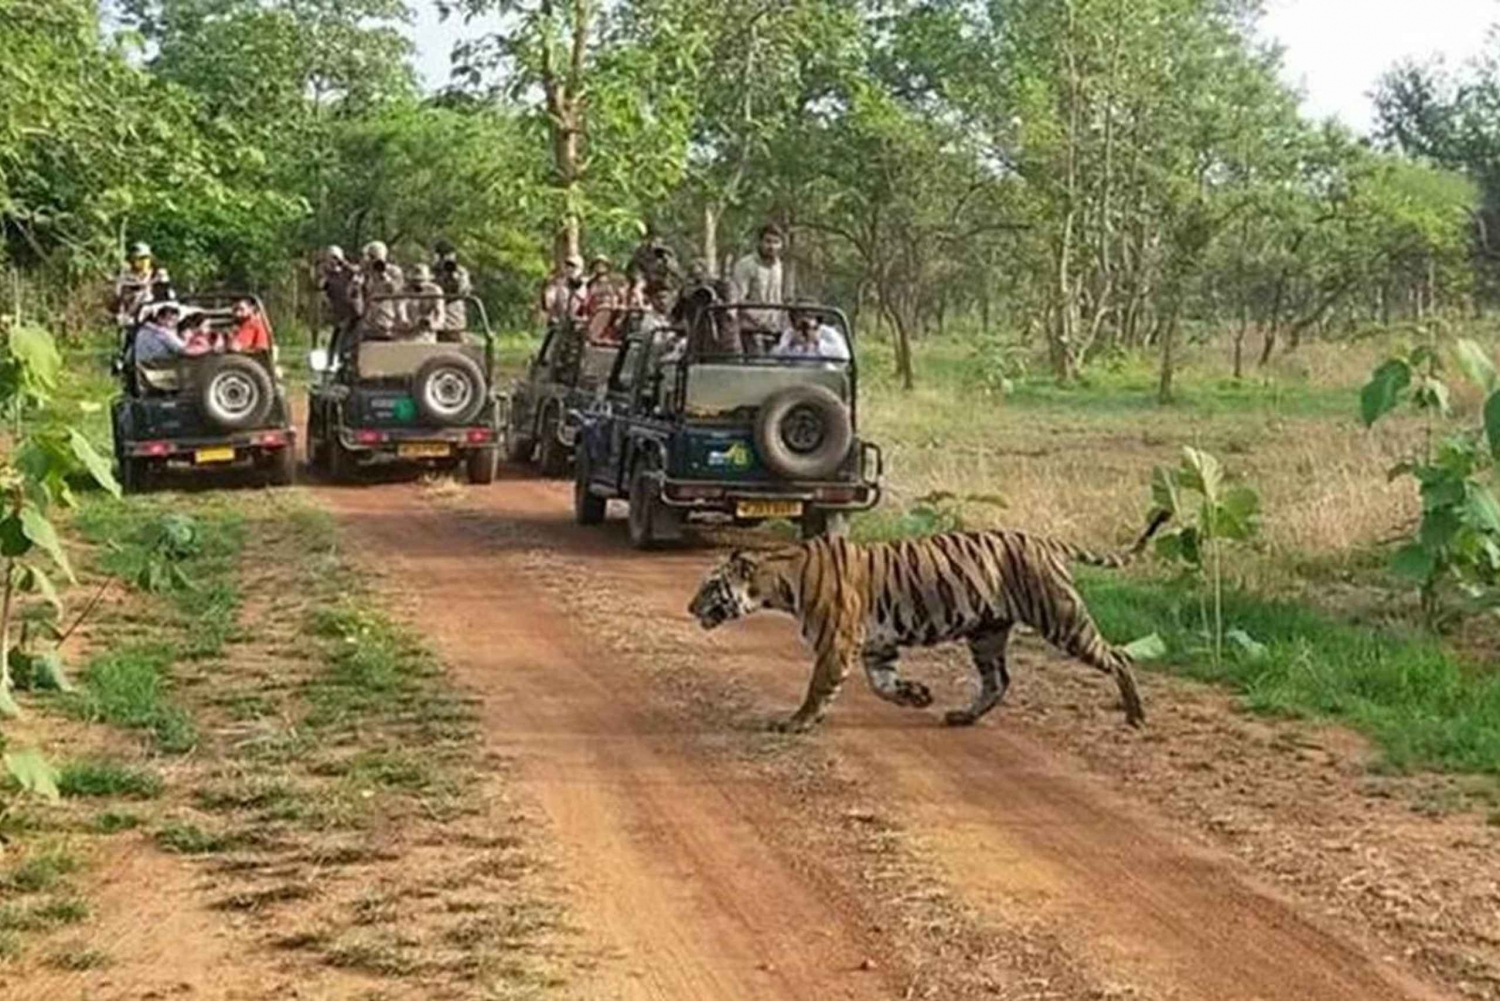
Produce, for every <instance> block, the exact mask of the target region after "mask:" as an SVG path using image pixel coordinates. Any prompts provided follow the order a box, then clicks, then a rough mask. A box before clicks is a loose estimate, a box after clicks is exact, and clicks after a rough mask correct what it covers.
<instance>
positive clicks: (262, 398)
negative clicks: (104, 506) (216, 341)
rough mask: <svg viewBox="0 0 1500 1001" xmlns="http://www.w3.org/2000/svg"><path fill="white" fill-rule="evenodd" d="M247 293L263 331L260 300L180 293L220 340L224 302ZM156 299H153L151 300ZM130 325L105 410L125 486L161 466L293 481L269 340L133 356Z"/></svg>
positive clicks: (229, 327) (145, 479) (291, 433)
mask: <svg viewBox="0 0 1500 1001" xmlns="http://www.w3.org/2000/svg"><path fill="white" fill-rule="evenodd" d="M240 300H248V301H249V302H250V303H252V304H253V305H254V308H255V310H256V311H257V312H259V314H260V316H261V318H262V319H263V320H264V321H265V324H266V330H267V331H268V332H269V331H270V330H271V321H270V318H269V317H268V316H267V315H266V312H265V309H264V308H263V306H262V304H261V302H260V300H259V299H258V298H256V297H255V296H252V295H247V294H244V293H223V294H209V295H194V296H184V297H182V298H181V299H180V300H179V303H178V304H179V305H180V306H181V307H182V309H183V310H184V311H185V312H187V313H192V312H197V313H202V314H203V315H204V316H205V317H206V318H207V320H208V328H209V330H210V331H211V332H212V334H213V335H215V336H217V337H221V338H223V339H227V338H228V337H229V335H230V334H231V332H232V331H233V328H234V326H235V319H234V316H233V313H232V310H231V308H230V307H231V306H232V304H233V303H235V302H238V301H240ZM155 305H159V304H155ZM134 338H135V331H134V330H132V331H131V332H130V333H129V334H128V335H127V338H126V343H125V344H123V345H122V350H121V354H120V358H119V360H118V361H117V363H116V373H117V375H118V376H119V379H120V388H121V392H120V395H119V396H118V397H116V398H115V400H114V402H113V404H112V406H111V408H110V423H111V425H112V427H113V430H114V451H115V461H116V463H117V464H118V466H119V469H120V484H121V486H122V487H123V488H124V489H125V490H126V491H127V492H137V491H140V490H143V489H145V488H146V487H147V485H148V483H149V481H150V477H151V476H152V474H153V473H155V472H157V471H160V470H161V469H163V468H165V467H167V466H169V465H170V466H173V467H183V468H195V469H223V468H226V467H232V466H246V465H249V466H252V467H254V468H256V469H259V470H261V471H262V472H263V473H264V474H265V479H266V481H267V482H268V483H270V484H272V485H276V486H284V485H286V484H289V483H291V482H292V479H293V476H294V475H295V473H296V468H297V456H296V437H297V436H296V431H295V430H293V428H292V423H291V411H290V409H289V408H288V407H287V400H286V390H285V387H284V386H283V385H282V381H281V373H280V371H279V369H278V368H277V366H276V347H275V342H274V340H272V342H271V347H270V349H269V350H266V351H256V352H250V353H240V352H228V351H216V352H212V353H208V354H201V355H196V356H180V357H176V358H172V359H170V360H167V361H161V362H154V363H138V362H136V361H135V360H134V350H133V348H134Z"/></svg>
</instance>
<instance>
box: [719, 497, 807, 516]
mask: <svg viewBox="0 0 1500 1001" xmlns="http://www.w3.org/2000/svg"><path fill="white" fill-rule="evenodd" d="M734 513H735V517H738V518H796V517H798V516H800V515H801V514H802V502H801V501H796V500H791V501H789V500H742V501H739V502H738V503H736V504H735V505H734Z"/></svg>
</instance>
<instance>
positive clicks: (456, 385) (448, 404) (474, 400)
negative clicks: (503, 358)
mask: <svg viewBox="0 0 1500 1001" xmlns="http://www.w3.org/2000/svg"><path fill="white" fill-rule="evenodd" d="M411 395H412V396H414V397H416V401H417V413H419V414H421V415H422V417H423V419H425V420H427V421H430V422H432V423H433V424H472V423H473V422H474V420H475V418H477V417H478V416H479V412H480V411H481V410H483V409H484V405H485V398H484V371H483V370H482V369H481V368H480V367H479V363H478V362H476V361H475V360H474V359H472V358H470V357H469V356H468V355H461V354H459V353H458V352H456V351H455V352H453V353H452V354H441V355H437V356H436V357H434V358H429V359H427V360H426V361H424V362H423V363H422V365H421V367H420V368H418V369H417V374H416V375H414V376H412V380H411Z"/></svg>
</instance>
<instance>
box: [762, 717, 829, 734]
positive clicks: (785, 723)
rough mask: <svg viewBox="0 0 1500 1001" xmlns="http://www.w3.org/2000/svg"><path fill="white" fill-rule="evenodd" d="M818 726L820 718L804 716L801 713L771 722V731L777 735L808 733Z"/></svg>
mask: <svg viewBox="0 0 1500 1001" xmlns="http://www.w3.org/2000/svg"><path fill="white" fill-rule="evenodd" d="M817 725H818V717H816V716H804V715H802V714H801V713H793V714H792V715H790V716H787V717H785V718H784V719H775V720H772V721H771V729H772V730H773V731H775V732H776V733H806V732H807V731H809V730H811V729H812V728H813V727H815V726H817Z"/></svg>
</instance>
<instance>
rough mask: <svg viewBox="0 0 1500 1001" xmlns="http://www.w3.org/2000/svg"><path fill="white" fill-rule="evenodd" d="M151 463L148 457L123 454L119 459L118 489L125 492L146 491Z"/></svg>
mask: <svg viewBox="0 0 1500 1001" xmlns="http://www.w3.org/2000/svg"><path fill="white" fill-rule="evenodd" d="M150 472H151V464H150V460H148V459H137V458H134V457H132V456H128V455H127V456H125V457H123V458H121V459H120V490H121V492H122V493H127V494H140V493H145V492H146V487H147V481H148V479H149V477H150Z"/></svg>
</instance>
